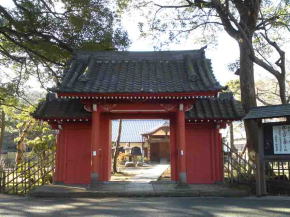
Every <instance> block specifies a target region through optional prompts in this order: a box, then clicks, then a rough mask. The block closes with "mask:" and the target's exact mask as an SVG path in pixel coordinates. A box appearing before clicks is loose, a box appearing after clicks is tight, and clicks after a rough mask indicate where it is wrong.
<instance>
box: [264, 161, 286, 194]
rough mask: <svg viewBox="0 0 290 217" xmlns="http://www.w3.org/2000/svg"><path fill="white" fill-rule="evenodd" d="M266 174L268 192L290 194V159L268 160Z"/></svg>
mask: <svg viewBox="0 0 290 217" xmlns="http://www.w3.org/2000/svg"><path fill="white" fill-rule="evenodd" d="M265 175H266V183H267V192H268V193H271V194H290V161H282V160H281V161H277V160H276V161H272V160H271V161H266V162H265Z"/></svg>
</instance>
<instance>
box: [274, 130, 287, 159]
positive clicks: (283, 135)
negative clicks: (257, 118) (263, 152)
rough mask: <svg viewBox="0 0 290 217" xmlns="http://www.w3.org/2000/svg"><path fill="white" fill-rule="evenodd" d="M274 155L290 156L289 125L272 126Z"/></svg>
mask: <svg viewBox="0 0 290 217" xmlns="http://www.w3.org/2000/svg"><path fill="white" fill-rule="evenodd" d="M273 146H274V147H273V149H274V154H290V125H279V126H273Z"/></svg>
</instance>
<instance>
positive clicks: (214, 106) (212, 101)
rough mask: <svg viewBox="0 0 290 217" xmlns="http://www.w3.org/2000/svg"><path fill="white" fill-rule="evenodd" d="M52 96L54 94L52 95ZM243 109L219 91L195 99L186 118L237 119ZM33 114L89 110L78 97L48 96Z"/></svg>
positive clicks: (53, 115)
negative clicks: (211, 95) (209, 96)
mask: <svg viewBox="0 0 290 217" xmlns="http://www.w3.org/2000/svg"><path fill="white" fill-rule="evenodd" d="M53 96H54V95H53ZM244 115H245V114H244V111H243V108H242V105H241V103H240V102H239V101H236V100H235V99H234V98H233V96H232V95H231V94H230V93H220V94H219V96H218V97H217V98H204V99H197V100H196V101H195V103H193V107H192V109H191V110H190V111H188V112H186V118H187V119H195V120H198V119H208V120H209V119H225V120H239V119H242V118H243V117H244ZM33 116H34V117H35V118H39V119H53V118H63V119H65V118H70V119H73V118H82V119H86V118H90V117H91V114H90V112H87V111H86V110H84V106H83V104H82V103H81V102H80V100H78V99H59V98H58V99H56V98H54V97H48V98H47V100H46V101H44V102H42V103H40V105H39V106H38V108H37V110H36V111H35V112H34V114H33Z"/></svg>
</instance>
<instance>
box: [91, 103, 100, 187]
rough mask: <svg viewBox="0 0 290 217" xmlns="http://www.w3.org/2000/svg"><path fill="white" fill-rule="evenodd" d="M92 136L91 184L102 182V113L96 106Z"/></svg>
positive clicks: (93, 113) (93, 114)
mask: <svg viewBox="0 0 290 217" xmlns="http://www.w3.org/2000/svg"><path fill="white" fill-rule="evenodd" d="M92 107H93V108H92V134H91V184H92V185H94V184H96V183H97V182H98V181H99V180H100V165H99V164H100V157H101V156H100V155H101V149H100V111H99V109H98V107H97V105H96V104H93V106H92Z"/></svg>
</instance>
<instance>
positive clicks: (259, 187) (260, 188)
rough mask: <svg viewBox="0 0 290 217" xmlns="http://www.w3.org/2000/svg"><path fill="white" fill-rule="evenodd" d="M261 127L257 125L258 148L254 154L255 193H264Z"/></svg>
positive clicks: (265, 191)
mask: <svg viewBox="0 0 290 217" xmlns="http://www.w3.org/2000/svg"><path fill="white" fill-rule="evenodd" d="M263 136H264V135H263V127H262V125H261V124H259V127H258V150H257V155H256V195H257V196H263V195H266V193H267V190H266V179H265V160H264V137H263Z"/></svg>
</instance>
